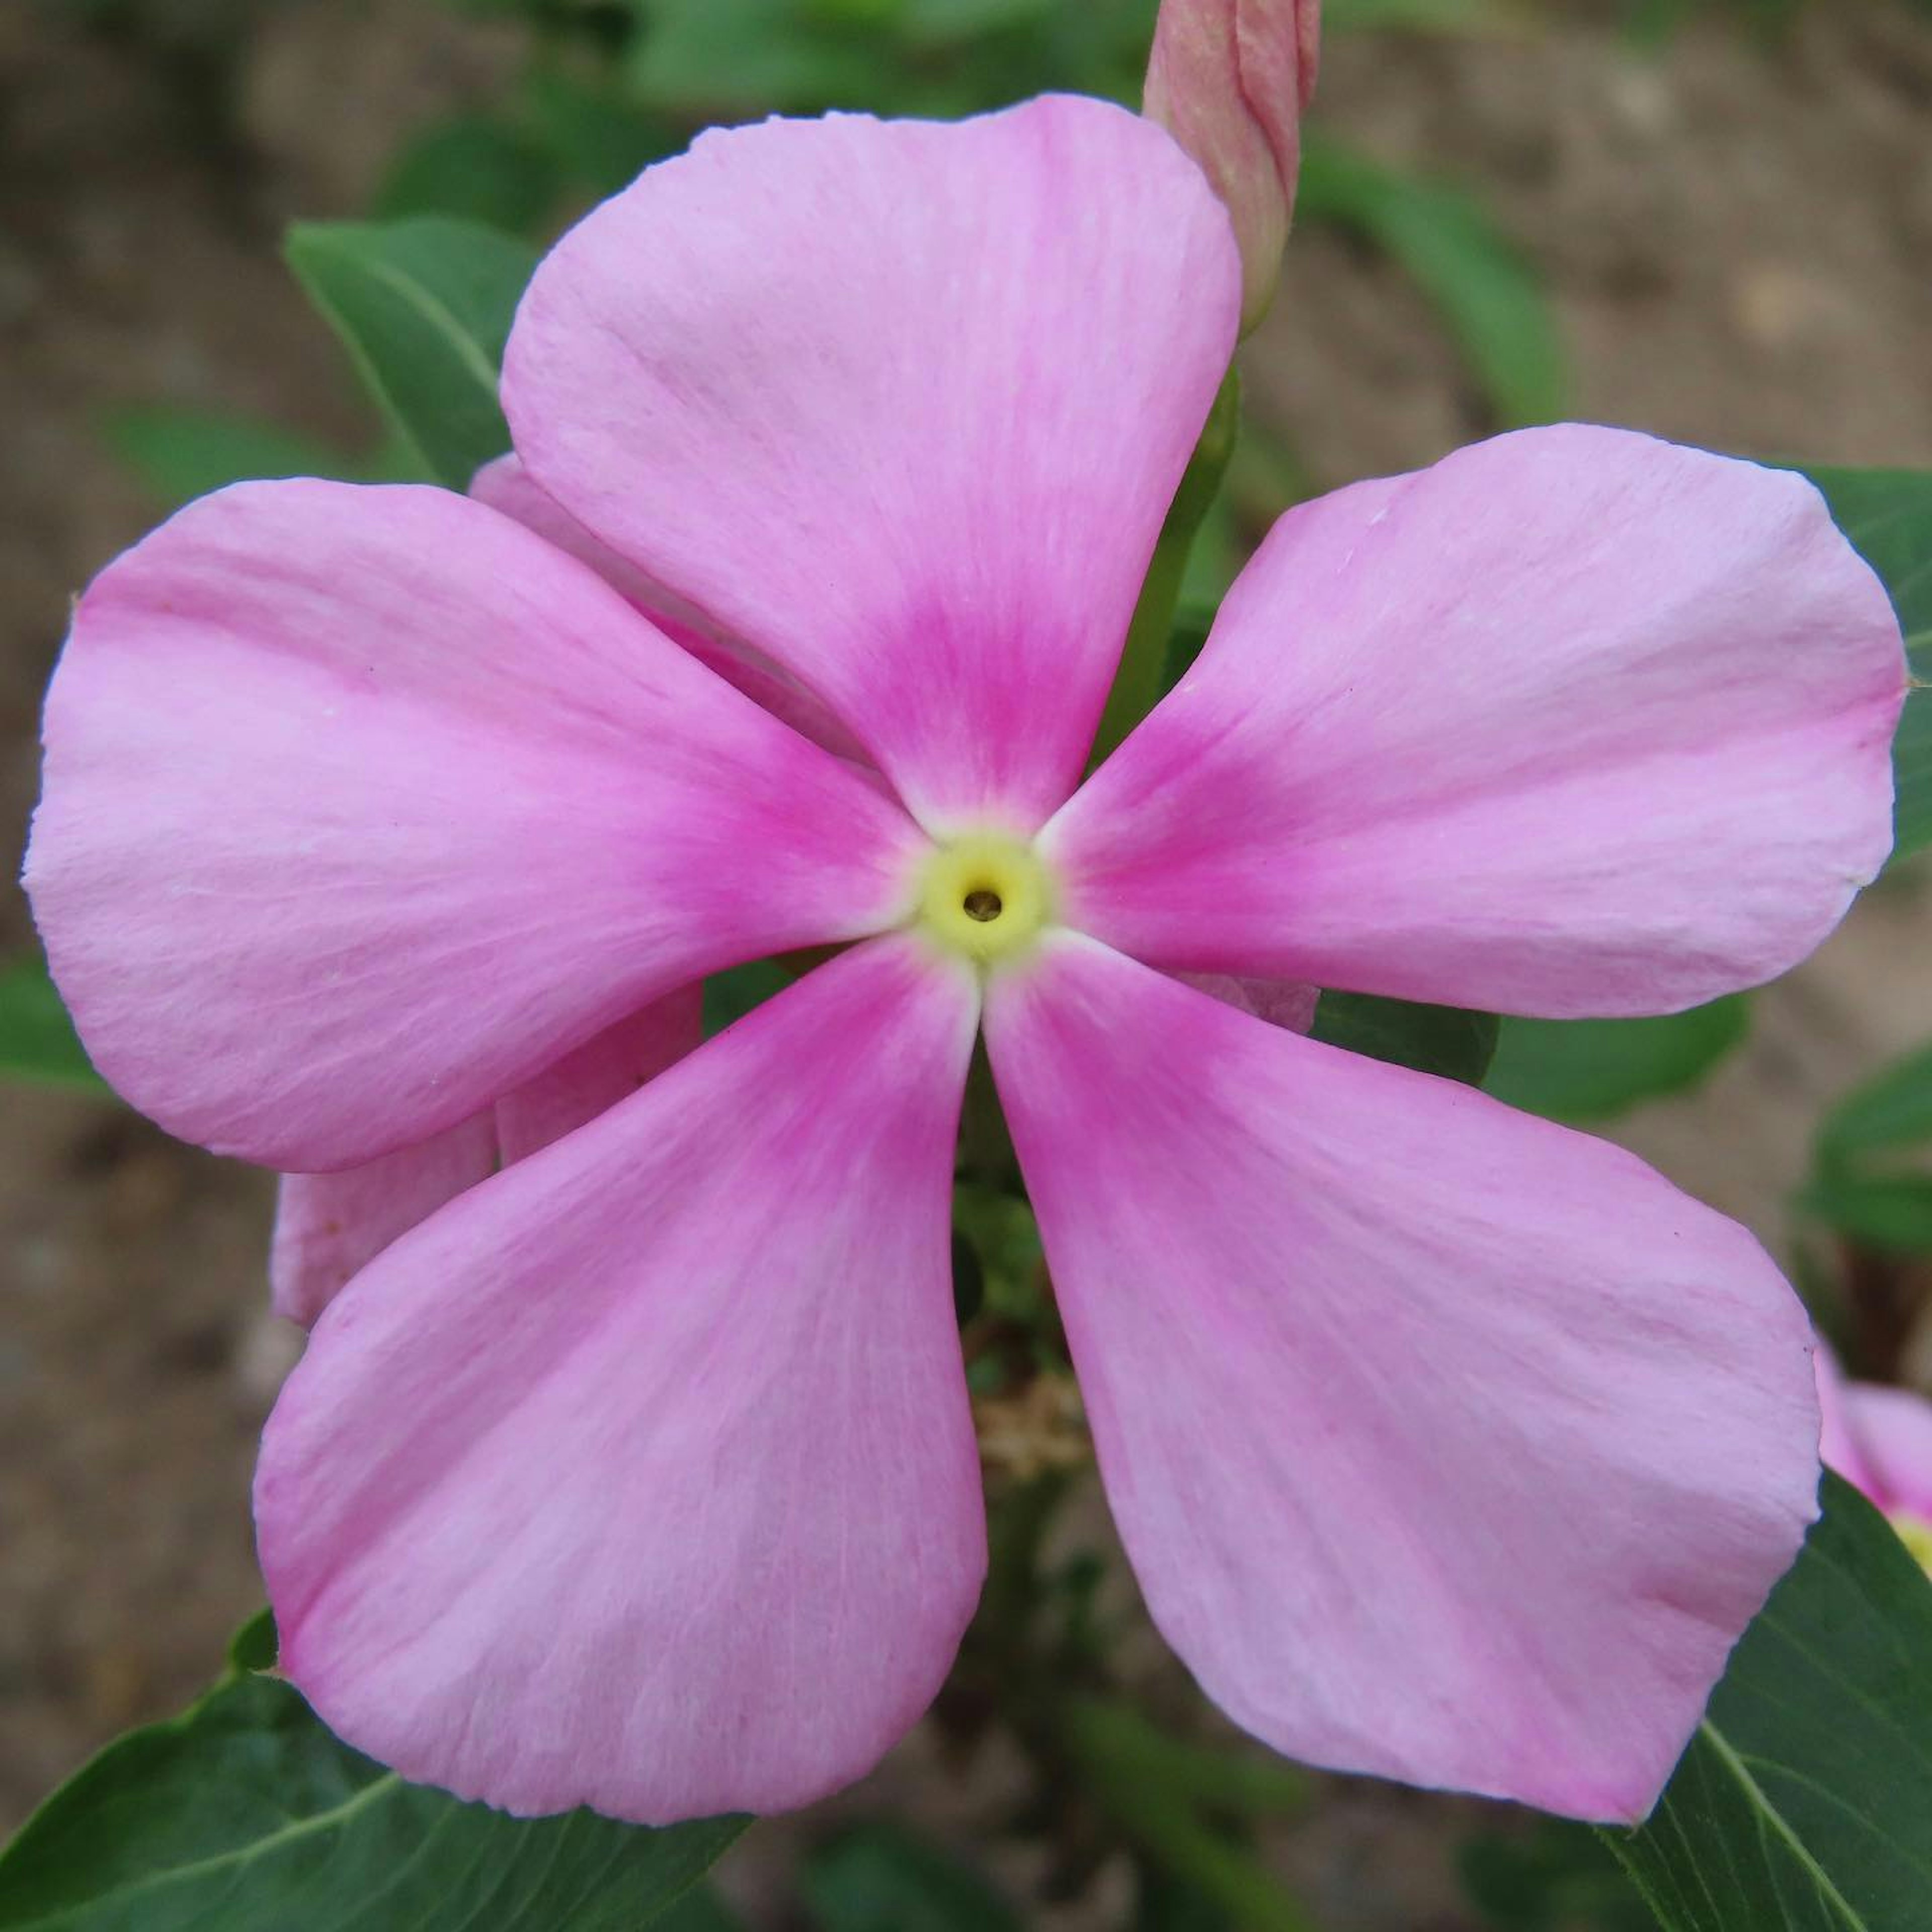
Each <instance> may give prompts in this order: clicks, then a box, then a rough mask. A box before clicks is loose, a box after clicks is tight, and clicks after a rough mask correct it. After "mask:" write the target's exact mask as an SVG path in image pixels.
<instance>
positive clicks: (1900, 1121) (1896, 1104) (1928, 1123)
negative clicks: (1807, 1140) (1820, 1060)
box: [1818, 1046, 1932, 1160]
mask: <svg viewBox="0 0 1932 1932" xmlns="http://www.w3.org/2000/svg"><path fill="white" fill-rule="evenodd" d="M1818 1141H1819V1145H1820V1148H1821V1149H1823V1151H1824V1152H1825V1153H1826V1155H1827V1156H1828V1157H1830V1158H1832V1159H1835V1160H1844V1159H1846V1158H1847V1157H1850V1156H1852V1155H1857V1154H1876V1153H1879V1152H1881V1151H1888V1150H1891V1149H1894V1148H1908V1147H1916V1146H1918V1145H1921V1144H1923V1143H1924V1142H1932V1046H1927V1047H1921V1049H1919V1051H1918V1052H1916V1053H1914V1054H1909V1055H1907V1056H1906V1058H1904V1059H1903V1060H1900V1061H1896V1062H1895V1063H1894V1064H1893V1065H1891V1066H1890V1067H1887V1068H1886V1069H1885V1071H1884V1072H1883V1073H1880V1074H1879V1075H1878V1076H1876V1078H1875V1079H1870V1080H1867V1082H1865V1083H1864V1085H1863V1086H1861V1087H1858V1088H1854V1089H1853V1090H1852V1091H1851V1092H1850V1093H1849V1094H1847V1095H1846V1097H1844V1099H1843V1100H1841V1101H1840V1102H1839V1103H1838V1105H1837V1106H1835V1107H1834V1108H1833V1109H1832V1111H1831V1112H1829V1114H1827V1115H1826V1116H1825V1119H1824V1121H1823V1124H1822V1125H1821V1126H1820V1128H1819V1130H1818Z"/></svg>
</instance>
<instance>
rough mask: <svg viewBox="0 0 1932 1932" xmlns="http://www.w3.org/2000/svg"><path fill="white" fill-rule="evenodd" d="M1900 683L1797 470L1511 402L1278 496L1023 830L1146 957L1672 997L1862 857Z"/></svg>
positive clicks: (1459, 990) (1084, 909) (1517, 992)
mask: <svg viewBox="0 0 1932 1932" xmlns="http://www.w3.org/2000/svg"><path fill="white" fill-rule="evenodd" d="M1904 692H1905V662H1904V657H1903V651H1902V649H1901V647H1900V639H1899V632H1898V625H1897V619H1895V618H1894V616H1893V614H1892V610H1891V604H1889V602H1888V601H1887V599H1886V597H1885V592H1884V590H1883V589H1882V587H1881V586H1879V582H1878V580H1877V579H1876V577H1873V574H1872V573H1871V571H1870V570H1869V569H1868V568H1867V567H1866V566H1865V565H1864V563H1863V562H1861V560H1860V559H1859V558H1858V556H1857V555H1856V554H1855V552H1854V551H1853V550H1852V549H1851V547H1850V546H1849V544H1846V541H1845V540H1844V539H1843V537H1841V535H1839V534H1838V531H1837V529H1835V528H1834V526H1833V525H1832V520H1831V518H1830V516H1829V514H1828V513H1827V511H1826V508H1825V505H1824V502H1823V499H1822V498H1821V497H1820V496H1819V494H1818V493H1817V491H1816V490H1814V489H1813V488H1812V487H1811V484H1808V483H1807V482H1805V481H1804V480H1803V479H1802V478H1799V477H1797V476H1795V475H1791V474H1789V473H1788V472H1783V471H1779V470H1772V469H1760V468H1758V467H1757V466H1755V465H1754V464H1751V463H1741V462H1737V461H1734V460H1731V459H1729V458H1723V457H1717V456H1711V455H1706V454H1704V453H1703V452H1701V451H1697V450H1690V449H1677V448H1675V447H1673V446H1671V445H1670V444H1668V443H1658V442H1656V441H1655V440H1652V439H1651V438H1649V437H1642V436H1637V435H1633V434H1628V433H1627V432H1625V431H1619V430H1607V429H1592V428H1580V427H1577V426H1576V425H1564V426H1562V427H1559V428H1553V429H1544V430H1526V431H1521V432H1520V433H1518V434H1515V435H1512V436H1505V437H1497V438H1496V440H1493V441H1492V442H1490V443H1479V444H1477V445H1476V446H1475V447H1473V448H1472V449H1465V450H1462V451H1460V452H1457V454H1456V455H1454V456H1451V457H1449V458H1447V459H1445V460H1444V461H1442V462H1441V463H1438V464H1436V466H1435V467H1434V468H1433V469H1426V470H1422V471H1420V472H1418V473H1417V474H1415V475H1412V476H1405V477H1397V478H1392V479H1390V480H1388V481H1381V482H1374V483H1364V484H1358V485H1356V486H1355V487H1354V488H1352V489H1349V490H1342V491H1340V492H1339V493H1337V494H1336V495H1334V496H1328V497H1325V498H1323V499H1322V500H1320V501H1319V502H1314V503H1310V504H1307V505H1304V506H1302V507H1301V508H1299V509H1295V510H1291V511H1289V513H1288V514H1287V515H1286V516H1285V517H1283V519H1282V520H1281V521H1280V523H1277V525H1276V526H1275V529H1274V532H1273V533H1272V534H1271V535H1270V537H1269V538H1268V541H1267V542H1266V543H1265V544H1263V545H1262V548H1261V550H1260V551H1259V553H1258V554H1257V555H1256V558H1255V559H1254V561H1253V562H1252V563H1250V565H1249V566H1248V568H1247V570H1245V571H1244V572H1243V573H1242V575H1241V579H1240V580H1239V581H1238V583H1236V585H1235V588H1234V589H1233V590H1232V591H1231V592H1229V596H1228V599H1227V601H1226V604H1224V605H1223V607H1222V611H1221V614H1220V619H1218V621H1217V623H1216V625H1215V628H1214V633H1213V634H1212V635H1211V637H1210V638H1209V640H1208V647H1207V649H1206V652H1205V653H1204V655H1202V659H1201V661H1200V663H1199V665H1198V666H1197V667H1196V669H1195V670H1194V671H1193V673H1190V675H1189V676H1187V677H1186V678H1184V679H1183V680H1182V681H1181V684H1180V685H1179V686H1178V688H1176V689H1175V691H1173V692H1172V694H1171V695H1170V696H1169V697H1168V698H1167V699H1166V701H1165V702H1164V703H1163V704H1162V705H1161V706H1160V708H1159V709H1157V710H1156V711H1155V712H1154V714H1153V715H1152V716H1151V718H1149V719H1148V721H1147V722H1146V723H1145V724H1143V725H1142V727H1141V729H1140V730H1139V731H1138V732H1137V733H1135V735H1134V736H1133V737H1132V738H1131V739H1130V740H1129V741H1128V742H1127V744H1126V745H1124V746H1123V747H1122V748H1121V750H1120V751H1119V752H1118V754H1116V755H1115V757H1113V758H1112V759H1111V760H1109V762H1108V763H1107V764H1106V766H1105V767H1104V768H1103V769H1102V770H1100V772H1097V773H1096V774H1095V775H1094V778H1092V780H1091V781H1090V782H1089V783H1088V784H1087V785H1086V787H1085V788H1084V789H1083V790H1082V791H1081V793H1080V794H1079V796H1078V797H1077V798H1076V799H1075V800H1074V801H1073V803H1072V804H1071V805H1069V806H1068V807H1067V809H1066V810H1065V811H1064V812H1063V813H1062V814H1061V815H1060V816H1059V817H1058V818H1057V819H1056V820H1055V822H1054V823H1053V824H1052V826H1050V827H1049V829H1048V830H1047V832H1046V835H1045V838H1044V839H1043V850H1046V851H1047V852H1049V853H1051V854H1052V856H1054V857H1055V859H1057V860H1058V862H1059V864H1060V865H1061V868H1062V870H1063V872H1064V876H1065V880H1066V886H1065V898H1064V904H1065V907H1066V911H1067V918H1068V919H1069V921H1070V922H1071V923H1073V924H1074V925H1076V926H1081V927H1082V928H1084V929H1085V930H1086V931H1088V932H1091V933H1093V934H1094V935H1096V936H1097V938H1101V939H1103V940H1105V941H1107V942H1108V944H1110V945H1113V946H1116V947H1120V948H1121V950H1124V951H1126V952H1128V953H1132V954H1133V955H1134V956H1136V958H1139V959H1143V960H1145V961H1146V962H1148V963H1149V964H1151V965H1157V966H1163V967H1166V968H1170V969H1186V970H1189V971H1196V972H1224V973H1243V974H1271V975H1275V976H1279V977H1285V978H1291V979H1300V980H1312V981H1313V982H1314V983H1316V984H1317V985H1319V986H1339V987H1345V988H1347V989H1349V990H1351V991H1352V992H1367V993H1381V994H1389V995H1395V996H1396V997H1397V998H1407V999H1420V1000H1427V1001H1438V1002H1441V1003H1442V1004H1448V1005H1455V1006H1473V1007H1482V1008H1486V1009H1490V1010H1499V1011H1502V1012H1506V1013H1529V1014H1542V1015H1549V1016H1556V1017H1562V1016H1568V1015H1576V1014H1592V1013H1594V1014H1605V1015H1614V1014H1625V1013H1665V1012H1670V1011H1673V1010H1676V1009H1677V1008H1679V1007H1687V1006H1690V1005H1693V1004H1696V1003H1697V1002H1698V1001H1703V1000H1708V999H1711V998H1715V996H1716V995H1718V994H1720V993H1724V992H1730V991H1732V990H1733V989H1736V988H1738V987H1741V986H1752V985H1755V984H1757V983H1758V982H1760V981H1761V980H1766V979H1769V978H1770V977H1772V975H1774V974H1778V973H1780V972H1782V971H1784V969H1785V968H1787V967H1789V966H1790V965H1793V964H1795V963H1796V962H1797V961H1798V960H1799V959H1802V958H1803V957H1804V956H1805V954H1806V953H1808V952H1810V951H1811V949H1812V948H1813V947H1815V946H1816V945H1817V944H1818V942H1819V941H1820V940H1821V939H1823V938H1824V937H1825V935H1826V934H1827V933H1828V932H1830V931H1831V929H1832V927H1833V926H1835V924H1836V923H1837V922H1838V919H1840V917H1841V916H1842V915H1843V912H1844V910H1845V907H1846V905H1847V904H1849V902H1850V900H1851V897H1852V893H1853V892H1854V891H1855V889H1857V887H1858V886H1859V885H1861V883H1864V881H1865V880H1868V879H1870V877H1871V876H1872V874H1873V872H1874V871H1876V869H1877V868H1878V867H1879V865H1880V864H1881V863H1882V861H1883V859H1884V857H1885V853H1886V852H1887V851H1888V850H1889V849H1890V845H1891V760H1890V747H1891V736H1892V732H1893V729H1894V725H1895V724H1896V722H1897V716H1898V710H1899V706H1900V703H1901V702H1902V701H1903V697H1904Z"/></svg>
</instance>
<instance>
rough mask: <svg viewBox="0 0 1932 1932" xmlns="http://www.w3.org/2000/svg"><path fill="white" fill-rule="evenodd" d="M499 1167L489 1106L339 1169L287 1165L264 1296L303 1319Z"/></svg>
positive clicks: (308, 1319) (283, 1311) (305, 1322)
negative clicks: (298, 1170)
mask: <svg viewBox="0 0 1932 1932" xmlns="http://www.w3.org/2000/svg"><path fill="white" fill-rule="evenodd" d="M495 1172H496V1114H495V1112H494V1111H493V1109H490V1108H488V1107H485V1108H484V1109H483V1110H482V1111H481V1112H480V1113H476V1114H472V1115H470V1116H469V1118H468V1119H467V1120H464V1121H458V1123H457V1124H456V1125H455V1127H446V1128H445V1129H444V1130H443V1132H442V1133H440V1134H432V1135H431V1136H430V1138H429V1139H428V1140H426V1141H419V1142H417V1143H416V1145H415V1146H413V1147H406V1148H397V1149H396V1151H395V1152H394V1153H393V1154H383V1155H382V1156H381V1157H379V1158H378V1159H377V1160H372V1161H365V1163H363V1164H362V1166H360V1167H348V1168H344V1169H342V1170H341V1172H339V1173H336V1174H285V1175H283V1176H282V1178H281V1187H280V1189H279V1190H278V1193H277V1194H276V1196H275V1235H274V1237H273V1238H272V1240H271V1241H270V1243H269V1301H270V1303H271V1304H272V1306H273V1307H274V1309H275V1313H277V1314H278V1315H281V1316H287V1319H289V1320H290V1321H291V1322H299V1323H300V1324H301V1325H302V1327H303V1328H307V1327H308V1325H310V1324H311V1322H314V1320H315V1319H316V1318H317V1316H319V1315H320V1313H322V1311H323V1310H324V1309H325V1308H326V1307H328V1306H329V1304H330V1303H331V1302H332V1301H334V1300H335V1298H336V1296H337V1295H338V1294H340V1293H341V1291H342V1290H343V1289H344V1288H345V1287H347V1286H348V1283H349V1282H350V1279H351V1278H352V1277H353V1276H354V1275H356V1274H357V1273H358V1272H359V1271H360V1270H362V1268H365V1266H367V1265H368V1263H369V1262H372V1261H374V1259H375V1258H376V1257H377V1256H378V1255H380V1253H382V1252H383V1250H384V1249H385V1248H386V1247H388V1246H389V1244H390V1243H391V1242H392V1241H395V1240H396V1239H397V1238H398V1236H400V1235H406V1234H407V1233H408V1232H409V1231H410V1229H412V1228H413V1227H415V1226H416V1225H417V1224H418V1223H419V1222H422V1221H425V1220H428V1218H429V1217H430V1216H431V1215H432V1214H434V1213H435V1212H436V1211H437V1209H438V1208H440V1207H442V1206H443V1205H444V1204H445V1202H450V1201H454V1200H455V1199H456V1197H457V1196H458V1195H459V1194H460V1193H463V1191H464V1190H465V1189H466V1188H471V1187H475V1185H476V1184H477V1183H478V1181H487V1180H488V1178H490V1175H493V1173H495Z"/></svg>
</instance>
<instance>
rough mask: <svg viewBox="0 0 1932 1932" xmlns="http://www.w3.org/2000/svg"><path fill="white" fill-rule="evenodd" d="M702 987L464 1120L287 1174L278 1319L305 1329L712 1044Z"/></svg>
mask: <svg viewBox="0 0 1932 1932" xmlns="http://www.w3.org/2000/svg"><path fill="white" fill-rule="evenodd" d="M702 990H703V989H702V988H701V987H700V986H687V987H685V988H683V989H682V990H680V991H679V992H675V993H673V994H671V995H669V997H668V998H664V999H662V1000H659V1001H658V1002H657V1003H656V1004H655V1005H654V1006H649V1007H646V1008H645V1009H644V1010H643V1012H642V1013H634V1014H633V1015H632V1016H631V1017H630V1018H629V1019H625V1020H620V1021H619V1022H618V1023H617V1024H616V1025H615V1026H613V1027H611V1028H608V1029H607V1031H604V1032H603V1033H601V1034H598V1036H597V1037H596V1038H595V1040H590V1041H589V1042H587V1043H586V1044H585V1045H583V1046H580V1047H579V1048H577V1050H576V1051H575V1052H574V1053H569V1054H566V1055H565V1056H564V1058H562V1060H560V1061H558V1062H557V1064H556V1065H555V1066H554V1067H549V1068H547V1069H546V1070H544V1072H543V1073H539V1074H538V1076H536V1078H535V1079H534V1080H526V1081H525V1082H523V1085H522V1086H520V1087H517V1088H512V1089H511V1091H510V1092H508V1094H505V1095H504V1096H503V1097H502V1100H499V1101H498V1102H497V1103H496V1105H495V1106H494V1107H486V1108H484V1109H483V1111H482V1112H481V1113H478V1114H472V1115H471V1116H470V1117H469V1119H468V1120H466V1121H459V1122H458V1124H457V1125H456V1126H455V1127H448V1128H446V1129H445V1130H443V1133H440V1134H437V1135H434V1136H431V1139H428V1140H427V1141H423V1142H419V1143H418V1144H417V1145H416V1146H414V1147H407V1148H398V1149H397V1150H396V1151H395V1153H394V1154H384V1155H383V1156H382V1157H380V1159H378V1160H373V1161H370V1162H368V1163H365V1165H363V1166H361V1167H348V1168H344V1169H341V1171H340V1172H337V1173H335V1174H285V1175H283V1176H282V1181H281V1190H280V1192H279V1193H278V1196H277V1197H276V1202H275V1238H274V1239H273V1241H272V1243H271V1244H270V1246H269V1293H270V1298H271V1299H272V1303H273V1304H274V1307H275V1312H276V1313H277V1314H278V1315H284V1316H287V1318H288V1319H290V1321H291V1322H300V1323H301V1324H302V1326H303V1327H304V1328H307V1327H308V1326H309V1325H311V1323H312V1322H314V1320H315V1319H316V1318H317V1316H319V1315H320V1314H321V1313H322V1311H323V1310H324V1309H325V1308H326V1307H328V1306H329V1304H330V1302H332V1301H334V1300H335V1297H336V1296H337V1295H338V1294H339V1293H340V1292H341V1290H342V1289H344V1287H346V1286H347V1285H348V1283H349V1280H350V1277H351V1276H353V1275H354V1274H356V1273H357V1272H358V1271H359V1270H361V1269H362V1268H364V1267H365V1266H366V1265H368V1263H369V1262H372V1261H374V1259H375V1258H376V1257H377V1256H378V1255H379V1254H380V1253H382V1252H383V1250H384V1249H385V1248H386V1247H388V1246H389V1244H390V1243H391V1242H392V1241H395V1240H397V1239H398V1238H400V1237H401V1236H402V1235H406V1234H407V1233H408V1232H409V1231H410V1229H412V1228H413V1227H415V1226H416V1225H417V1224H418V1223H419V1222H422V1221H426V1220H428V1219H429V1217H430V1216H431V1215H432V1214H434V1213H435V1212H436V1211H437V1209H438V1208H440V1207H442V1206H443V1205H444V1204H445V1203H446V1202H451V1201H453V1200H455V1199H456V1197H457V1196H458V1195H459V1194H461V1193H464V1192H465V1191H466V1190H468V1189H469V1188H472V1187H475V1185H476V1184H477V1183H478V1181H487V1179H488V1178H490V1175H493V1174H494V1173H495V1172H496V1167H497V1163H498V1162H499V1160H500V1161H501V1162H502V1163H503V1165H505V1166H508V1164H509V1163H511V1161H515V1160H523V1158H524V1157H526V1155H529V1154H535V1152H536V1151H537V1150H538V1148H544V1147H547V1146H548V1145H550V1142H552V1141H554V1140H560V1139H562V1137H563V1136H565V1134H567V1133H574V1131H575V1130H577V1128H579V1127H582V1126H583V1124H585V1123H586V1121H592V1120H595V1118H596V1117H597V1116H598V1115H599V1114H601V1113H603V1112H605V1111H606V1110H607V1109H610V1108H611V1107H613V1106H616V1104H617V1103H618V1102H619V1100H624V1099H625V1098H627V1097H628V1096H629V1095H631V1094H634V1093H635V1092H636V1091H637V1089H638V1088H640V1087H641V1086H643V1084H644V1083H645V1082H646V1081H647V1080H650V1079H655V1076H657V1075H658V1074H659V1073H662V1072H663V1071H664V1069H665V1068H666V1067H669V1066H670V1065H671V1064H673V1062H674V1061H678V1060H680V1059H682V1058H683V1057H684V1055H685V1054H687V1053H688V1052H690V1051H691V1049H692V1048H693V1047H694V1046H697V1043H698V1042H699V1040H700V1039H701V1038H703V1000H702Z"/></svg>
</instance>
